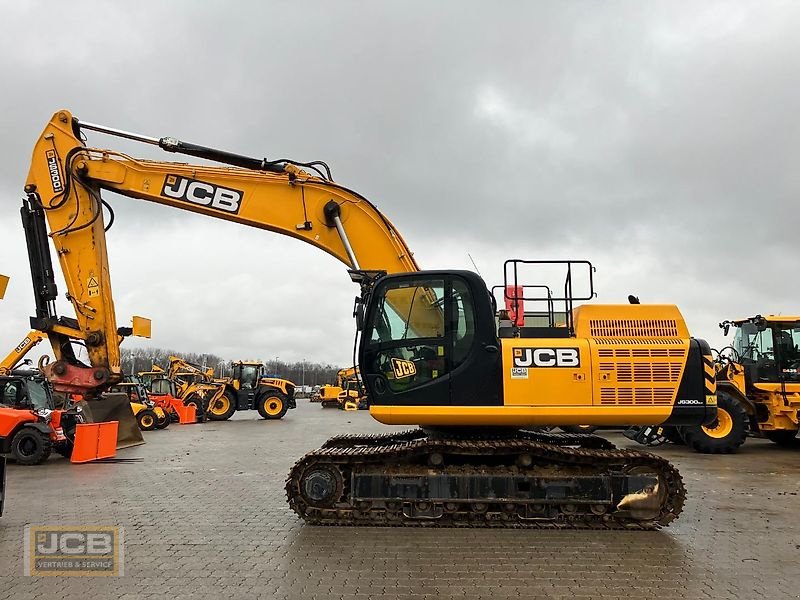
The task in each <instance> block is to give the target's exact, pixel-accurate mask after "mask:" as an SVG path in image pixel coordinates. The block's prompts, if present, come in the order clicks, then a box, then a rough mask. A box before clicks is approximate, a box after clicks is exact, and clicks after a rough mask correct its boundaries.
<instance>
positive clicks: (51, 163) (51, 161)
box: [44, 150, 64, 194]
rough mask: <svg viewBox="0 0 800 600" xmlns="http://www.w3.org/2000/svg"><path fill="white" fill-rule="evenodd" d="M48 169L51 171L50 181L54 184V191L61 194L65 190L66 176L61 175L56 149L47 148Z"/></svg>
mask: <svg viewBox="0 0 800 600" xmlns="http://www.w3.org/2000/svg"><path fill="white" fill-rule="evenodd" d="M44 155H45V158H47V171H48V172H49V173H50V183H51V184H53V193H54V194H60V193H61V192H63V191H64V178H63V177H61V167H60V166H59V164H58V156H57V155H56V151H55V150H47V151H46V152H45V153H44Z"/></svg>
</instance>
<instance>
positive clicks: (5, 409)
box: [0, 370, 85, 465]
mask: <svg viewBox="0 0 800 600" xmlns="http://www.w3.org/2000/svg"><path fill="white" fill-rule="evenodd" d="M84 422H85V420H84V418H83V415H82V411H80V410H78V408H76V407H72V408H65V409H56V408H55V405H54V403H53V397H52V394H51V392H50V388H49V386H48V385H47V382H46V381H44V379H43V378H42V377H41V375H40V374H39V372H38V371H19V370H17V371H11V372H10V373H7V374H4V375H0V453H2V454H8V455H9V456H11V458H13V459H14V460H15V461H16V462H17V464H20V465H38V464H41V463H43V462H44V461H46V460H47V459H48V458H49V457H50V453H51V452H52V451H53V450H55V451H56V452H58V453H59V454H61V455H62V456H64V457H66V458H69V457H70V456H71V455H72V449H73V447H74V445H75V433H76V426H77V425H78V424H79V423H84Z"/></svg>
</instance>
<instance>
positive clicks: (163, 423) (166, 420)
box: [156, 408, 172, 429]
mask: <svg viewBox="0 0 800 600" xmlns="http://www.w3.org/2000/svg"><path fill="white" fill-rule="evenodd" d="M161 413H162V414H163V415H164V417H163V418H161V419H159V418H158V415H156V429H166V428H167V427H169V424H170V421H172V419H170V416H169V413H168V412H167V411H166V410H164V409H163V408H162V409H161Z"/></svg>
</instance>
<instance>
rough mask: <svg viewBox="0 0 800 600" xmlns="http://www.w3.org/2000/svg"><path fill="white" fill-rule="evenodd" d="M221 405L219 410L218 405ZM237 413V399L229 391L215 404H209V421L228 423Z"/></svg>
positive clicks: (207, 415)
mask: <svg viewBox="0 0 800 600" xmlns="http://www.w3.org/2000/svg"><path fill="white" fill-rule="evenodd" d="M217 404H220V407H219V409H217V407H216V405H217ZM235 412H236V398H235V397H234V396H233V394H232V393H231V392H229V391H227V390H225V391H224V392H222V395H221V396H220V397H219V398H217V399H216V400H215V401H213V402H209V403H208V409H207V410H206V417H207V418H208V420H209V421H227V420H228V419H230V418H231V417H232V416H233V413H235Z"/></svg>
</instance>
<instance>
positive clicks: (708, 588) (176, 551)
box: [0, 400, 800, 600]
mask: <svg viewBox="0 0 800 600" xmlns="http://www.w3.org/2000/svg"><path fill="white" fill-rule="evenodd" d="M382 429H385V428H382V426H381V425H379V424H378V423H376V422H374V421H372V420H371V419H370V417H369V415H368V414H367V413H366V412H365V411H362V412H358V413H343V412H340V411H337V410H334V409H321V408H320V407H319V405H312V404H309V403H308V401H306V400H300V401H299V406H298V409H297V410H294V411H291V412H290V413H289V414H288V415H287V417H286V418H285V419H283V420H281V421H273V422H266V421H261V420H258V419H257V417H256V414H255V413H254V412H249V413H248V412H246V413H239V414H237V415H235V416H234V419H232V420H231V421H229V422H222V423H206V424H203V425H190V426H178V425H174V424H173V425H172V426H171V427H170V428H169V429H167V430H165V431H154V432H151V433H146V434H145V436H146V439H147V441H148V443H147V444H146V445H144V446H140V447H137V448H133V449H128V450H124V451H121V452H120V453H119V456H120V457H124V458H134V457H138V458H141V459H142V460H141V461H139V462H127V463H121V464H88V465H70V464H69V463H67V462H66V461H65V460H64V459H62V458H60V457H53V458H51V459H50V460H49V461H48V462H47V464H45V465H43V466H41V467H18V466H16V465H11V466H10V468H9V473H8V500H7V504H6V513H5V515H4V516H3V517H2V518H0V599H5V598H9V599H11V598H13V599H14V600H23V599H27V598H31V599H33V598H44V597H46V598H62V597H68V596H74V595H77V594H81V595H85V596H87V597H90V596H92V597H98V598H103V597H112V595H113V596H117V597H120V598H149V597H153V598H162V597H170V598H176V599H177V598H188V597H209V598H220V597H224V598H254V597H259V598H364V599H366V598H516V597H521V598H601V597H602V598H655V597H659V598H706V597H708V598H741V599H745V598H757V597H767V598H797V597H800V586H798V582H800V536H798V534H797V513H796V512H795V511H796V510H797V509H798V502H799V501H800V477H798V474H800V466H798V457H800V449H789V450H786V449H780V448H778V447H776V446H774V445H772V444H770V443H768V442H764V441H762V440H749V441H748V442H747V443H746V444H745V446H744V448H743V450H742V451H741V453H740V454H738V455H734V456H703V455H698V454H690V453H688V452H687V451H685V450H683V449H680V448H677V447H671V446H662V447H660V448H657V449H656V452H658V453H662V454H664V455H667V456H669V457H670V458H671V459H672V460H673V461H674V462H675V463H676V464H677V465H678V466H679V468H680V469H681V471H682V473H683V476H684V478H685V480H686V485H687V488H688V490H689V498H688V501H687V503H686V507H685V510H684V513H683V515H682V517H681V518H680V519H679V520H678V521H677V522H676V523H674V524H673V525H672V526H671V527H669V528H668V529H665V530H663V531H660V532H646V533H642V532H622V533H619V532H606V531H517V530H514V531H488V530H452V529H427V530H400V529H378V528H365V529H358V528H352V529H342V528H315V527H309V526H305V525H304V524H303V523H302V522H301V521H299V520H298V518H297V517H296V516H295V515H294V513H293V512H291V510H290V509H289V508H288V506H287V505H286V503H285V498H284V491H283V485H284V478H285V476H286V473H287V472H288V470H289V468H290V466H291V465H292V463H293V462H294V461H295V460H296V459H297V458H299V457H300V456H301V455H302V454H303V453H304V452H305V451H307V450H310V449H312V448H315V447H316V446H318V445H319V444H321V443H322V442H323V441H324V440H325V439H326V438H327V437H329V436H331V435H334V434H338V433H343V432H368V431H381V430H382ZM608 437H610V438H611V439H612V440H613V441H614V442H615V443H617V444H618V445H620V446H624V445H628V444H629V443H628V442H627V440H625V438H623V437H622V436H620V435H619V434H616V433H612V434H609V436H608ZM26 524H30V525H47V524H91V525H120V526H122V527H123V528H124V535H125V543H124V546H125V548H124V552H125V575H124V577H121V578H92V579H89V578H86V577H70V578H54V577H50V578H34V577H25V576H23V529H24V527H25V525H26Z"/></svg>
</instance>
